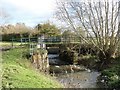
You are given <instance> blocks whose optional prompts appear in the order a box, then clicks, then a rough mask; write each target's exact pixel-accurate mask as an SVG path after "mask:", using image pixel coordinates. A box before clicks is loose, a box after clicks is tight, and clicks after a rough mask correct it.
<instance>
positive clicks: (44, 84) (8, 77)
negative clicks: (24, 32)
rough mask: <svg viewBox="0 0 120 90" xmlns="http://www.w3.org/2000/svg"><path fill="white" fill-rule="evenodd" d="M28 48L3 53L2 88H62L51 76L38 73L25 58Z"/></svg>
mask: <svg viewBox="0 0 120 90" xmlns="http://www.w3.org/2000/svg"><path fill="white" fill-rule="evenodd" d="M25 51H26V48H16V49H11V50H8V51H6V52H2V59H3V60H2V62H3V63H2V66H3V67H2V88H61V87H62V85H61V84H60V83H59V82H57V81H56V80H55V79H54V78H52V77H51V76H50V75H45V74H44V73H42V72H38V70H36V69H35V68H34V67H33V66H32V64H31V62H30V61H29V60H27V59H26V58H25V57H23V55H24V52H25Z"/></svg>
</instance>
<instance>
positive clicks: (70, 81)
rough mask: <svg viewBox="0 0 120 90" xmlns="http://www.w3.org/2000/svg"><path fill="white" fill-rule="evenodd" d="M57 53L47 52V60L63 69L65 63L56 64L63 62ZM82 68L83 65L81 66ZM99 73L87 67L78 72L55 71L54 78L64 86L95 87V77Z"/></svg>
mask: <svg viewBox="0 0 120 90" xmlns="http://www.w3.org/2000/svg"><path fill="white" fill-rule="evenodd" d="M58 56H59V55H55V54H49V55H48V58H49V62H50V64H51V66H52V65H54V66H55V67H56V68H59V69H58V70H60V69H61V68H62V71H63V70H66V69H65V67H64V66H65V65H62V66H58V65H59V64H64V63H65V62H63V61H61V60H59V58H58ZM79 67H82V66H79ZM82 68H83V67H82ZM99 75H100V73H99V72H97V71H91V70H89V69H84V70H80V71H78V72H74V71H73V72H67V70H66V71H65V72H59V73H55V76H56V79H57V80H58V81H59V82H60V83H62V84H63V85H64V87H65V88H97V84H96V81H97V77H98V76H99Z"/></svg>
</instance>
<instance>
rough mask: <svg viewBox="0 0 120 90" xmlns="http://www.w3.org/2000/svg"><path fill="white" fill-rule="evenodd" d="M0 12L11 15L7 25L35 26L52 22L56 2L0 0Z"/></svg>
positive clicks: (46, 0)
mask: <svg viewBox="0 0 120 90" xmlns="http://www.w3.org/2000/svg"><path fill="white" fill-rule="evenodd" d="M0 10H1V12H2V11H5V12H6V13H7V14H8V15H9V18H8V20H7V21H8V22H7V23H11V24H15V23H18V22H20V23H25V24H26V25H27V26H35V25H37V24H38V23H44V22H47V21H48V20H52V18H53V14H54V11H55V0H0Z"/></svg>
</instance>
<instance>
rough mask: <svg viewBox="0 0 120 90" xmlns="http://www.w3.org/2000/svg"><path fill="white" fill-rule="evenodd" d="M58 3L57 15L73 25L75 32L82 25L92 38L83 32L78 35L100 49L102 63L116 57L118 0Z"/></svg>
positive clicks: (118, 32) (65, 1) (118, 30)
mask: <svg viewBox="0 0 120 90" xmlns="http://www.w3.org/2000/svg"><path fill="white" fill-rule="evenodd" d="M56 3H57V9H56V17H57V18H58V19H59V20H62V21H63V22H65V23H66V24H67V25H69V26H71V27H72V30H74V32H77V31H78V27H82V28H83V30H85V32H86V33H87V35H88V37H89V38H90V39H88V38H87V37H84V36H83V35H82V34H81V33H79V35H78V36H79V37H80V38H82V40H84V42H86V43H88V44H89V43H92V44H93V45H94V46H95V47H96V48H97V49H98V50H99V55H98V56H99V58H100V60H101V61H102V63H103V62H104V63H105V62H108V61H109V60H110V58H113V57H115V53H116V52H117V48H118V45H119V42H120V37H119V35H120V28H118V23H119V21H118V16H119V9H120V7H119V3H118V2H115V1H111V2H110V1H109V0H103V1H98V2H92V1H86V2H80V1H79V0H69V1H68V0H62V1H57V2H56ZM119 26H120V25H119Z"/></svg>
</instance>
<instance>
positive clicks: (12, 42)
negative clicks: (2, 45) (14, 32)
mask: <svg viewBox="0 0 120 90" xmlns="http://www.w3.org/2000/svg"><path fill="white" fill-rule="evenodd" d="M13 47H14V45H13V37H12V48H13Z"/></svg>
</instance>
